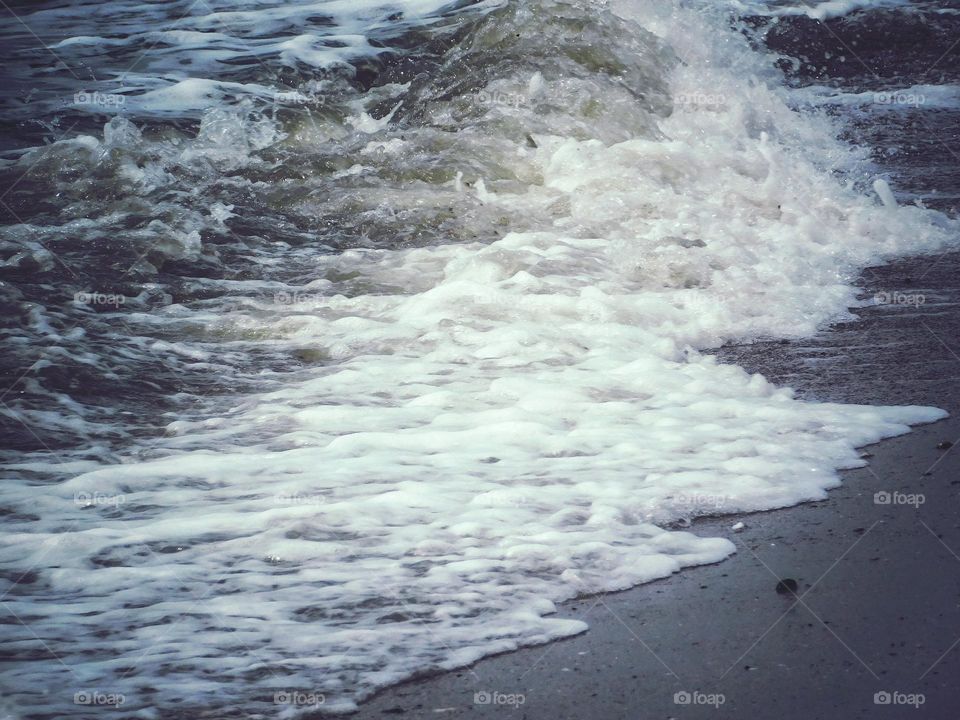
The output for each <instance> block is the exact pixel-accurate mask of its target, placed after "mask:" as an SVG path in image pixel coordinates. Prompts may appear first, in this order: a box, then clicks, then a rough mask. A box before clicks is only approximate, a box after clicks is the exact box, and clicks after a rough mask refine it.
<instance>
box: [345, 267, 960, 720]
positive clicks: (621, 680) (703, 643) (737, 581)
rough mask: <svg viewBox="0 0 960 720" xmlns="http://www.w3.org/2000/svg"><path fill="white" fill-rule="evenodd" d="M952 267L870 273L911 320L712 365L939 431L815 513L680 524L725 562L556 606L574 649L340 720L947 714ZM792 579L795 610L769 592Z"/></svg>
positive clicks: (403, 693) (958, 608) (397, 698)
mask: <svg viewBox="0 0 960 720" xmlns="http://www.w3.org/2000/svg"><path fill="white" fill-rule="evenodd" d="M958 270H960V254H948V255H944V256H941V257H930V258H920V259H910V260H905V261H902V262H897V263H894V264H892V265H889V266H886V267H881V268H872V269H870V270H868V271H867V272H865V273H864V277H863V283H864V286H865V287H866V289H867V291H868V293H869V294H870V295H874V294H876V293H885V292H886V293H894V292H896V293H902V294H903V295H908V296H909V295H912V296H923V298H924V300H923V301H922V304H919V303H918V304H916V305H915V306H903V305H901V306H893V305H880V306H876V307H871V308H867V309H865V310H861V311H859V314H860V315H861V319H860V320H859V321H856V322H850V323H844V324H842V325H838V326H836V327H834V328H831V329H830V330H828V331H826V332H824V333H821V334H820V335H818V336H817V337H815V338H813V339H811V340H808V341H805V342H801V343H792V344H781V343H772V344H756V345H751V346H746V347H728V348H724V349H723V350H721V351H720V352H719V357H720V358H721V359H722V360H723V361H724V362H736V363H738V364H740V365H742V366H744V367H746V368H747V369H749V370H752V371H756V372H763V373H764V374H765V375H766V376H767V377H768V378H770V379H771V380H773V381H776V382H778V383H781V384H786V385H790V386H792V387H794V388H795V389H797V391H798V393H799V394H800V395H801V396H803V397H805V398H808V399H816V400H820V401H839V402H862V403H870V404H876V405H882V404H919V405H933V406H937V407H941V408H943V409H945V410H947V411H949V412H950V413H951V417H950V418H948V419H946V420H943V421H941V422H938V423H934V424H931V425H926V426H922V427H917V428H915V429H914V430H913V432H911V433H910V434H908V435H904V436H901V437H897V438H893V439H890V440H887V441H884V442H882V443H879V444H877V445H874V446H871V447H867V448H864V449H863V453H864V455H865V457H868V460H869V465H868V466H866V467H864V468H861V469H857V470H853V471H848V472H844V473H843V474H842V477H843V485H842V486H841V487H839V488H837V489H836V490H833V491H832V492H831V493H830V497H829V499H828V500H826V501H824V502H816V503H809V504H806V505H802V506H799V507H794V508H786V509H783V510H775V511H771V512H764V513H756V514H751V515H744V516H731V517H721V518H707V519H701V520H698V521H696V522H694V524H693V526H692V527H691V528H690V529H691V531H692V532H695V533H698V534H702V535H711V536H723V537H729V538H730V539H731V540H732V541H733V542H734V543H736V545H737V549H738V551H737V553H736V555H734V556H733V557H731V558H730V559H729V560H727V561H725V562H722V563H719V564H717V565H712V566H707V567H698V568H692V569H688V570H684V571H683V572H681V573H679V574H676V575H674V576H672V577H670V578H667V579H664V580H661V581H658V582H654V583H650V584H648V585H643V586H640V587H637V588H634V589H632V590H629V591H626V592H621V593H614V594H609V595H599V596H592V597H584V598H580V599H578V600H576V601H573V602H568V603H566V604H564V605H562V606H561V607H560V612H559V615H560V616H561V617H570V618H580V619H583V620H586V621H587V622H588V623H589V624H590V630H589V631H588V632H587V633H585V634H583V635H580V636H578V637H575V638H571V639H569V640H564V641H559V642H555V643H551V644H549V645H546V646H542V647H532V648H526V649H522V650H519V651H517V652H514V653H509V654H505V655H500V656H497V657H493V658H487V659H485V660H482V661H481V662H478V663H476V664H475V665H473V666H472V667H469V668H465V669H461V670H457V671H454V672H449V673H446V674H442V675H439V676H436V677H430V678H425V679H421V680H417V681H413V682H408V683H406V684H404V685H401V686H399V687H395V688H390V689H388V690H386V691H384V692H383V693H381V694H379V695H378V696H376V697H375V698H373V699H372V700H371V701H370V702H368V703H366V704H364V705H363V706H362V707H361V711H360V712H359V713H358V714H357V715H355V716H354V717H357V718H363V719H366V718H378V717H388V716H389V717H411V718H435V717H465V716H469V717H509V718H525V719H527V720H541V719H542V720H554V719H556V720H562V719H570V720H588V719H591V718H598V719H599V718H603V719H605V720H606V719H609V720H620V719H623V720H627V719H630V720H645V719H647V718H650V719H653V718H657V719H660V718H663V719H666V718H721V717H722V718H750V717H754V718H805V719H808V720H809V719H811V718H816V719H823V720H834V719H839V718H844V719H846V718H890V719H899V718H925V719H926V718H930V719H933V720H948V719H950V718H956V717H958V716H960V715H958V713H960V685H958V683H957V681H956V678H957V677H958V674H960V515H958V512H957V508H958V499H960V450H958V449H957V443H960V382H958V381H960V344H958V342H957V337H958V328H960V322H958V321H960V315H958V302H960V288H958V283H957V280H956V278H957V277H958ZM882 492H886V493H889V494H890V504H878V501H879V502H881V503H882V502H883V500H884V498H883V497H880V498H878V497H876V493H882ZM895 493H900V494H899V495H895ZM911 496H916V497H911ZM736 522H743V523H744V525H745V527H744V528H743V530H742V531H740V532H735V531H733V530H732V529H731V528H732V526H733V525H734V524H735V523H736ZM789 579H794V580H796V582H797V586H798V589H797V593H796V595H794V594H791V593H790V592H780V593H778V592H777V589H778V585H779V583H780V582H781V581H786V580H789ZM780 589H781V591H783V590H787V589H788V588H786V587H781V588H780ZM477 693H479V695H477ZM496 693H499V695H496ZM677 693H681V695H677ZM682 693H686V695H683V694H682ZM695 693H700V695H695ZM878 693H880V695H877V694H878ZM520 695H522V696H523V703H522V704H518V701H519V697H517V696H520ZM721 697H722V704H720V703H719V701H720V699H721ZM887 699H889V701H890V702H889V704H884V703H885V701H886V700H887ZM484 700H489V701H490V702H489V703H484V702H483V701H484ZM685 700H689V701H690V702H689V704H684V701H685ZM477 701H479V702H477ZM711 701H712V702H713V704H710V703H711Z"/></svg>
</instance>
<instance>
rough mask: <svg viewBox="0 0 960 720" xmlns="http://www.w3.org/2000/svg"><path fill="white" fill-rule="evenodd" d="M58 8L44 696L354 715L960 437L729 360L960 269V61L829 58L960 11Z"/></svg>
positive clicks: (52, 29) (30, 414) (35, 325)
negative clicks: (711, 528)
mask: <svg viewBox="0 0 960 720" xmlns="http://www.w3.org/2000/svg"><path fill="white" fill-rule="evenodd" d="M868 5H870V6H872V10H871V12H868V13H866V14H864V13H863V12H858V11H857V10H858V8H860V9H862V8H863V7H865V6H868ZM894 5H896V6H898V7H897V8H894V9H893V10H890V9H889V8H891V7H892V6H894ZM899 6H902V7H899ZM15 9H16V8H15ZM31 9H32V12H29V13H23V14H21V15H20V17H21V19H22V20H23V23H19V22H16V23H13V22H11V23H10V24H9V25H8V26H6V28H5V29H4V31H3V32H4V33H5V37H7V38H10V41H11V46H12V47H14V48H15V49H16V50H15V58H16V62H15V63H14V64H13V67H12V71H11V73H10V75H11V80H10V82H9V83H8V84H7V86H6V87H5V95H4V101H5V105H4V108H5V114H4V116H5V123H6V127H7V128H8V130H9V132H8V134H7V145H6V147H7V148H8V152H7V153H6V154H5V156H4V157H5V158H6V162H5V165H4V166H3V169H2V170H0V184H2V185H3V187H4V188H5V190H4V193H3V196H2V198H0V201H2V204H0V211H2V212H3V213H4V217H3V222H4V226H3V227H2V228H0V234H2V243H3V244H2V249H3V255H2V257H3V263H2V267H0V277H2V282H3V284H2V286H0V288H2V292H3V294H4V305H5V308H6V309H7V312H6V313H5V318H6V321H7V323H6V327H5V342H4V346H5V350H6V352H4V354H3V355H2V356H0V363H2V367H3V368H4V373H5V377H7V378H8V382H7V383H6V385H7V386H9V390H7V392H6V394H5V395H4V396H3V398H2V401H3V403H4V405H3V406H0V411H2V413H3V414H2V421H3V422H4V423H5V434H4V437H5V438H7V439H8V441H7V442H6V443H4V460H5V461H6V463H7V470H6V473H5V474H6V478H7V481H6V482H5V483H4V485H3V486H2V489H0V503H2V506H3V508H4V515H3V520H2V522H3V525H4V530H5V534H6V539H5V543H4V546H3V549H2V551H0V552H2V553H3V563H4V567H5V568H6V570H5V573H4V575H3V577H4V578H5V582H6V588H5V591H6V597H5V600H4V602H5V606H6V608H7V610H8V612H9V619H8V620H7V623H8V624H6V625H4V628H5V635H6V636H7V637H6V640H7V643H6V645H7V648H8V650H7V659H8V660H9V662H8V663H6V664H5V668H4V680H3V682H4V685H5V687H7V688H9V695H10V698H11V699H10V703H11V711H12V712H15V713H17V714H20V715H23V716H25V717H59V716H64V715H70V716H71V717H85V716H86V715H84V713H85V712H87V711H88V710H89V711H90V716H92V715H94V714H96V712H97V711H102V708H100V707H99V706H100V705H104V704H108V705H109V704H111V702H110V700H111V698H112V704H117V703H118V702H119V698H120V697H121V696H122V698H123V702H122V704H121V708H120V710H121V712H122V713H137V712H141V713H143V714H144V715H143V716H146V717H153V716H156V717H160V716H163V717H167V716H170V715H171V713H176V712H177V710H176V709H177V708H179V709H180V710H179V711H180V712H182V713H184V714H185V716H190V717H224V716H226V715H227V714H228V713H235V712H243V713H245V714H247V715H250V716H256V715H258V714H262V715H263V716H270V717H272V716H285V715H288V714H296V713H297V712H300V711H304V710H307V711H309V710H311V709H316V707H317V706H318V705H319V706H322V709H326V710H330V711H341V710H349V709H350V708H351V707H353V706H354V704H355V703H356V702H358V701H360V700H362V699H363V698H364V697H366V696H368V695H369V694H370V693H372V692H373V691H375V690H376V689H377V688H379V687H382V686H384V685H387V684H390V683H394V682H398V681H400V680H402V679H404V678H405V677H409V676H410V675H411V674H415V673H418V672H423V671H425V670H428V669H432V668H451V667H456V666H460V665H463V664H465V663H468V662H471V661H472V660H474V659H476V658H479V657H482V656H484V655H488V654H491V653H495V652H499V651H503V650H508V649H512V648H515V647H518V646H521V645H528V644H533V643H539V642H545V641H547V640H550V639H554V638H559V637H564V636H568V635H570V634H574V633H577V632H582V631H583V630H584V629H585V625H584V624H583V623H581V622H576V621H569V620H558V619H551V617H550V611H551V610H552V608H553V603H554V602H557V601H560V600H563V599H567V598H569V597H572V596H575V595H577V594H580V593H586V592H597V591H604V590H615V589H622V588H625V587H629V586H631V585H635V584H638V583H641V582H645V581H648V580H651V579H654V578H658V577H663V576H664V575H667V574H670V573H672V572H675V571H677V570H678V569H680V568H682V567H684V566H689V565H694V564H698V563H705V562H714V561H717V560H720V559H722V558H724V557H726V556H727V555H728V554H729V553H730V552H731V551H732V550H733V546H732V545H731V543H729V542H728V541H727V540H724V539H721V538H701V537H696V536H694V535H692V534H690V533H687V532H683V531H682V527H683V526H684V525H685V524H687V523H688V521H689V520H690V519H691V518H693V517H696V516H698V515H705V514H718V513H736V512H741V511H747V510H758V509H768V508H773V507H782V506H787V505H790V504H795V503H798V502H802V501H805V500H811V499H816V498H821V497H823V495H824V493H825V492H826V490H827V489H829V488H830V487H833V486H835V485H836V483H837V476H836V470H837V469H839V468H846V467H853V466H857V465H860V464H862V463H863V460H861V459H860V457H859V454H858V453H857V451H856V448H857V447H859V446H862V445H864V444H867V443H870V442H874V441H876V440H878V439H880V438H883V437H888V436H891V435H895V434H899V433H902V432H906V431H907V430H908V425H910V424H916V423H921V422H929V421H932V420H935V419H937V418H939V417H942V413H941V412H940V411H938V410H936V409H933V408H916V407H911V408H889V407H887V408H880V407H867V406H856V405H835V404H822V403H810V402H802V401H800V400H798V399H796V398H795V396H794V394H793V392H792V391H791V390H789V389H785V388H777V387H774V386H772V385H771V384H769V383H768V382H766V381H765V380H764V379H763V378H762V377H760V376H757V375H749V374H748V373H746V372H744V371H743V370H741V369H739V368H737V367H735V366H732V365H722V364H719V363H718V362H717V361H716V360H715V358H713V357H712V356H710V355H709V354H707V351H710V350H712V349H715V348H717V347H719V346H721V345H722V344H724V343H729V342H745V341H751V340H756V339H770V338H798V337H803V336H806V335H809V334H812V333H813V332H815V331H816V330H817V328H820V327H823V326H824V325H825V324H827V323H830V322H832V321H836V320H840V319H844V318H849V317H850V308H856V307H858V306H863V305H864V304H869V303H873V302H876V300H875V299H873V298H867V299H863V298H859V297H858V293H857V290H856V287H855V286H854V283H855V280H856V278H857V277H858V273H859V272H860V270H861V269H862V268H864V267H867V266H869V265H871V264H876V263H878V262H882V261H883V260H884V259H887V258H892V257H896V256H899V255H903V254H907V253H936V252H942V251H943V250H944V249H946V248H949V247H953V246H955V245H956V237H957V225H956V222H955V221H954V220H953V219H951V216H952V213H951V212H950V211H951V209H952V206H951V202H952V198H954V197H955V188H956V185H955V184H951V182H950V181H949V176H945V177H944V185H943V187H942V188H931V187H930V186H929V183H926V182H924V180H925V178H924V177H922V176H921V175H919V174H917V173H911V164H910V161H909V159H910V158H911V157H919V156H922V155H923V154H924V150H923V148H919V149H917V147H916V146H914V145H912V144H911V143H912V142H913V141H911V139H910V135H909V127H910V124H911V118H913V119H914V121H915V122H922V123H932V124H934V125H936V124H937V123H942V124H946V125H949V122H950V121H949V118H951V117H955V116H954V115H952V113H955V112H956V111H957V105H956V98H957V95H956V93H955V87H953V85H952V83H953V78H952V76H951V72H953V71H954V70H953V68H954V66H953V65H952V64H949V63H944V64H943V67H942V71H941V72H939V73H936V72H934V70H941V68H937V67H936V66H937V64H938V63H937V62H935V61H936V58H933V59H932V60H930V58H927V57H925V56H924V55H923V53H922V52H919V51H918V53H917V56H916V57H910V58H903V57H901V63H906V67H912V66H910V65H909V63H911V62H912V63H914V66H915V67H916V68H922V67H925V66H926V63H927V62H928V61H929V62H930V63H931V64H932V67H931V69H930V71H929V72H926V71H925V72H923V73H921V72H919V71H917V70H915V69H914V70H913V71H909V72H904V73H903V76H902V77H895V78H891V77H890V76H889V75H888V74H885V73H884V72H883V70H882V69H881V70H878V71H872V70H871V69H870V68H871V67H872V66H874V65H873V64H874V63H875V62H876V61H877V60H878V59H880V60H882V56H883V48H884V45H883V44H882V42H881V41H880V40H878V41H877V42H876V44H875V46H873V48H874V50H871V49H870V47H871V46H869V45H862V44H861V45H858V48H859V50H860V51H859V52H857V53H856V57H854V58H853V59H851V57H852V55H853V54H852V53H851V57H844V58H843V59H842V60H841V59H840V57H839V56H838V55H836V54H834V53H833V52H831V51H830V50H829V49H827V50H824V51H823V53H822V55H821V56H817V55H816V53H814V52H812V51H811V52H804V53H801V52H800V51H799V48H800V47H801V46H803V47H807V46H808V45H809V42H808V41H807V38H809V33H810V31H811V28H813V27H815V26H816V24H817V23H818V20H819V19H821V18H828V17H835V16H836V17H837V18H838V19H837V20H835V21H832V22H836V23H839V25H838V26H837V29H836V31H835V32H836V33H837V38H838V43H839V45H840V46H841V47H844V46H846V45H847V44H848V43H847V42H846V41H845V40H844V35H843V33H845V32H854V31H853V30H851V27H852V26H853V25H852V24H856V23H859V24H860V27H859V28H858V29H857V30H856V36H857V38H863V37H864V36H865V35H868V34H869V33H868V32H867V31H866V30H864V28H869V30H870V32H875V34H876V35H877V37H878V38H882V36H883V33H884V32H886V31H888V30H885V29H884V28H885V27H886V28H889V26H890V25H892V24H893V25H897V26H899V27H901V28H902V27H903V26H904V24H905V23H906V24H909V23H910V22H914V21H915V22H918V23H921V24H922V25H923V27H924V28H925V30H924V31H929V29H930V27H931V26H932V27H934V28H935V29H936V28H938V27H942V28H943V30H942V32H943V33H945V34H948V33H949V30H950V28H951V27H952V23H954V22H956V21H955V19H954V17H953V15H951V14H950V13H948V12H945V11H946V10H949V9H950V8H946V7H944V6H942V5H938V6H936V7H933V6H932V4H931V3H916V4H908V3H889V2H883V3H864V2H860V3H856V2H849V3H838V2H829V3H824V4H820V5H818V6H816V7H811V5H810V4H809V3H806V4H802V6H801V5H800V4H794V3H782V4H775V5H774V6H772V7H771V6H766V7H765V8H763V13H762V16H758V15H757V13H760V10H761V8H760V6H759V4H757V3H753V4H749V5H747V4H745V3H734V4H733V5H730V6H721V7H718V6H717V4H716V3H710V4H698V3H676V4H675V3H672V2H670V3H664V2H649V3H648V2H642V1H640V0H621V1H617V2H609V3H604V4H597V3H587V2H580V1H579V0H569V1H560V0H540V1H538V2H516V3H489V2H481V3H459V4H457V5H456V6H454V5H450V4H445V3H440V2H429V1H423V2H403V3H392V4H380V3H370V4H361V3H350V4H347V3H339V2H334V3H316V2H314V3H309V2H304V3H274V2H258V3H253V2H250V3H237V2H233V3H229V4H228V3H219V2H217V3H201V4H199V5H198V6H193V7H191V6H189V4H188V3H167V4H164V5H162V6H158V5H144V4H140V3H133V2H129V3H127V2H112V3H88V4H84V5H81V4H78V3H49V4H43V5H42V6H39V7H38V8H37V9H33V6H31ZM801 11H802V12H801ZM747 12H749V13H752V16H751V17H750V18H749V20H748V22H746V23H745V24H744V23H741V21H740V20H738V13H747ZM18 13H19V11H18ZM846 13H852V14H850V15H847V14H846ZM107 16H109V18H110V21H109V22H106V21H105V20H104V18H105V17H107ZM905 18H906V19H905ZM871 23H875V24H871ZM936 23H940V24H941V25H937V24H936ZM24 25H26V26H27V27H29V28H30V29H31V31H32V32H33V33H35V34H36V36H38V37H39V38H40V39H42V40H43V41H44V43H45V44H46V45H48V46H49V48H48V49H45V48H39V49H38V48H36V47H35V43H34V42H33V41H32V40H31V38H32V35H31V34H30V33H29V32H27V31H26V30H25V28H24ZM918 32H919V29H918ZM821 43H822V41H821ZM929 47H930V50H931V51H932V50H933V48H934V45H933V44H932V43H931V44H930V46H929ZM874 51H875V52H874ZM50 55H56V56H57V57H59V58H61V59H62V62H63V63H64V67H62V68H57V67H56V66H54V67H53V68H51V66H50V57H49V56H50ZM801 56H802V57H801ZM868 61H869V62H868ZM921 97H922V98H923V100H922V102H921V101H920V98H921ZM918 118H919V119H918ZM883 133H888V135H885V136H883V137H882V138H881V137H880V136H879V135H878V134H883ZM889 133H893V134H897V136H898V137H902V138H903V146H902V148H901V153H902V155H900V156H898V155H897V153H893V154H890V153H889V152H888V153H887V154H886V155H885V156H884V157H878V156H877V154H876V153H871V149H870V148H871V145H879V144H880V142H879V141H880V140H881V139H883V140H884V141H885V140H887V139H889ZM934 135H935V133H927V134H926V135H925V136H924V138H923V140H924V142H928V143H929V142H933V140H932V137H933V136H934ZM884 144H885V145H889V143H886V142H884ZM947 164H948V165H949V163H947ZM953 172H955V171H953ZM888 183H890V184H892V189H891V187H890V184H888ZM933 208H936V209H933ZM943 211H946V212H943ZM76 693H81V695H80V696H76ZM83 693H87V695H83ZM96 693H100V695H97V694H96ZM87 700H89V701H90V702H85V701H87ZM321 700H322V702H321Z"/></svg>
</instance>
